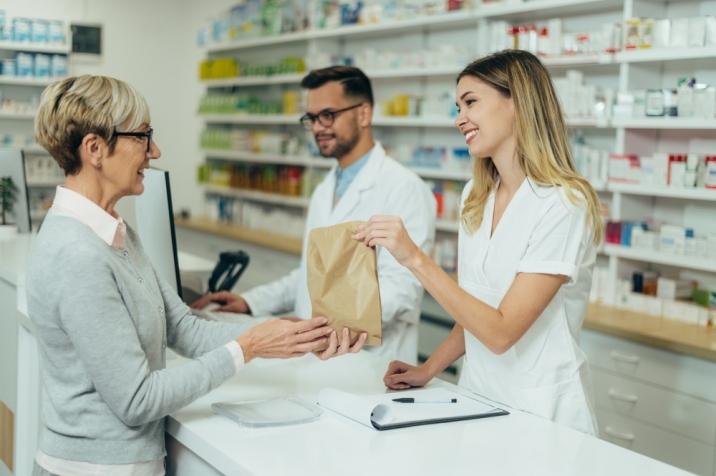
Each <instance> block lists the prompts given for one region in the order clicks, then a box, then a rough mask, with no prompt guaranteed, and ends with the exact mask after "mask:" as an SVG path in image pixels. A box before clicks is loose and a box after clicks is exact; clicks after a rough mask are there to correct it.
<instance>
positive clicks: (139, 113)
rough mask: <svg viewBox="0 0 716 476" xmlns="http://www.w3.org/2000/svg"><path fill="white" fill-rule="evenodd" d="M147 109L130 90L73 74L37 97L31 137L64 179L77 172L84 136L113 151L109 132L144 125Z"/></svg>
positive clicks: (103, 78) (123, 85) (98, 78)
mask: <svg viewBox="0 0 716 476" xmlns="http://www.w3.org/2000/svg"><path fill="white" fill-rule="evenodd" d="M150 123H151V118H150V114H149V105H148V104H147V101H146V100H145V99H144V97H143V96H142V95H141V94H140V93H139V92H138V91H137V90H136V89H134V88H133V87H132V86H130V85H129V84H127V83H125V82H124V81H120V80H118V79H114V78H108V77H106V76H90V75H88V74H86V75H84V76H77V77H73V78H67V79H63V80H62V81H58V82H56V83H53V84H51V85H50V86H48V87H47V89H45V91H44V92H43V93H42V97H41V98H40V108H39V111H38V113H37V118H36V119H35V138H36V140H37V142H38V143H39V144H40V145H41V146H42V147H44V148H45V149H47V151H48V152H49V153H50V155H52V157H53V158H54V159H55V160H56V161H57V163H58V164H59V165H60V167H61V168H62V170H64V171H65V175H75V174H77V173H78V172H79V171H80V169H81V168H82V162H81V160H80V155H79V147H80V145H81V144H82V140H83V139H84V137H85V136H86V135H87V134H97V135H98V136H100V137H102V138H103V139H104V140H105V141H106V142H107V144H108V145H109V150H110V153H113V152H114V146H115V145H116V142H117V137H116V136H114V132H115V131H120V132H123V131H132V130H134V129H136V128H138V127H139V126H141V125H142V124H150Z"/></svg>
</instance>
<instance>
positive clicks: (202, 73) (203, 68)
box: [199, 60, 211, 79]
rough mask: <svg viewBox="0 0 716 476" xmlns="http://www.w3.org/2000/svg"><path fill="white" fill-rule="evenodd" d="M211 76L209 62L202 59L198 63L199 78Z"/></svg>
mask: <svg viewBox="0 0 716 476" xmlns="http://www.w3.org/2000/svg"><path fill="white" fill-rule="evenodd" d="M210 78H211V62H209V61H208V60H204V61H202V62H201V63H199V79H210Z"/></svg>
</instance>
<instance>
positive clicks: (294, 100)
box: [283, 91, 301, 114]
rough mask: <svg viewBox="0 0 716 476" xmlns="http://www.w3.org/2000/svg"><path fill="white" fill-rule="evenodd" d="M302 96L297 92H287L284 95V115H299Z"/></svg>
mask: <svg viewBox="0 0 716 476" xmlns="http://www.w3.org/2000/svg"><path fill="white" fill-rule="evenodd" d="M299 104H300V96H299V94H298V93H297V92H295V91H286V92H285V93H283V113H284V114H299V113H300V112H301V111H300V107H299Z"/></svg>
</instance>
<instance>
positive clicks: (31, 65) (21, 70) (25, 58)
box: [15, 53, 35, 78]
mask: <svg viewBox="0 0 716 476" xmlns="http://www.w3.org/2000/svg"><path fill="white" fill-rule="evenodd" d="M15 62H16V68H17V70H16V74H17V76H18V77H21V78H26V77H30V76H32V72H33V70H34V69H35V58H33V55H31V54H30V53H18V54H17V55H16V56H15Z"/></svg>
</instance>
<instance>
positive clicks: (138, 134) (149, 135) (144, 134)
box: [112, 127, 154, 153]
mask: <svg viewBox="0 0 716 476" xmlns="http://www.w3.org/2000/svg"><path fill="white" fill-rule="evenodd" d="M112 135H113V136H115V137H122V136H124V137H146V138H147V139H148V140H147V153H148V152H149V151H150V150H152V136H153V135H154V128H153V127H150V128H149V130H148V131H145V132H117V130H116V129H115V131H114V133H113V134H112Z"/></svg>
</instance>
